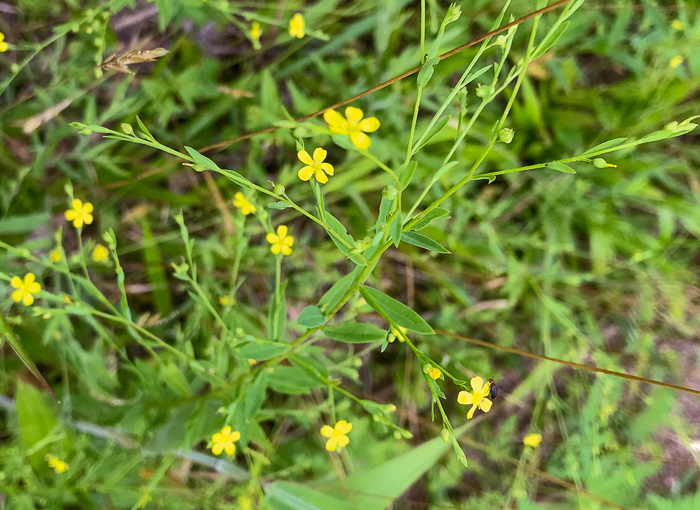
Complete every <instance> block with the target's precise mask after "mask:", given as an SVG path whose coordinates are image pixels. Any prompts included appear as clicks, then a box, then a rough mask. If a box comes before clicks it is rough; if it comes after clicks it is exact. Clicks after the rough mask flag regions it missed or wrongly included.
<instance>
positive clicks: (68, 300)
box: [63, 294, 73, 304]
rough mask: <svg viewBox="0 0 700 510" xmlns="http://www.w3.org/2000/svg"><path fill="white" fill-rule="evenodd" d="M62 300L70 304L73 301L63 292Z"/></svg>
mask: <svg viewBox="0 0 700 510" xmlns="http://www.w3.org/2000/svg"><path fill="white" fill-rule="evenodd" d="M63 301H65V302H66V303H67V304H71V303H72V302H73V301H71V300H70V298H69V297H68V294H63Z"/></svg>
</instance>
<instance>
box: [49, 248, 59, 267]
mask: <svg viewBox="0 0 700 510" xmlns="http://www.w3.org/2000/svg"><path fill="white" fill-rule="evenodd" d="M49 262H51V263H52V264H54V263H56V262H61V250H59V249H58V248H56V249H55V250H51V252H50V253H49Z"/></svg>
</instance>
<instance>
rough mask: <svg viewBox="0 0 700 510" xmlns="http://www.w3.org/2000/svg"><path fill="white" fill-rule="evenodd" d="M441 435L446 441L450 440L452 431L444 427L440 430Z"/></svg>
mask: <svg viewBox="0 0 700 510" xmlns="http://www.w3.org/2000/svg"><path fill="white" fill-rule="evenodd" d="M440 437H441V438H442V440H443V441H445V442H447V441H449V440H450V431H449V430H447V429H446V428H444V427H443V429H442V430H441V431H440Z"/></svg>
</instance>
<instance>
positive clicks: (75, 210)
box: [66, 198, 93, 228]
mask: <svg viewBox="0 0 700 510" xmlns="http://www.w3.org/2000/svg"><path fill="white" fill-rule="evenodd" d="M92 211H93V207H92V204H91V203H90V202H85V203H84V204H83V201H82V200H78V199H77V198H76V199H75V200H73V202H72V204H71V208H70V209H68V210H67V211H66V219H67V220H68V221H72V222H73V226H74V227H75V228H80V227H82V226H83V224H85V225H89V224H90V223H92V214H90V213H92Z"/></svg>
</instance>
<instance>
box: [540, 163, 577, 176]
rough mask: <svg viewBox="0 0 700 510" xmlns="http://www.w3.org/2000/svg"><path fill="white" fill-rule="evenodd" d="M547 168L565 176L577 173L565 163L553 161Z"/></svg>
mask: <svg viewBox="0 0 700 510" xmlns="http://www.w3.org/2000/svg"><path fill="white" fill-rule="evenodd" d="M547 167H548V168H551V169H552V170H556V171H557V172H561V173H563V174H575V173H576V170H574V169H573V168H571V167H570V166H569V165H565V164H564V163H561V162H559V161H552V162H551V163H547Z"/></svg>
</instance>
